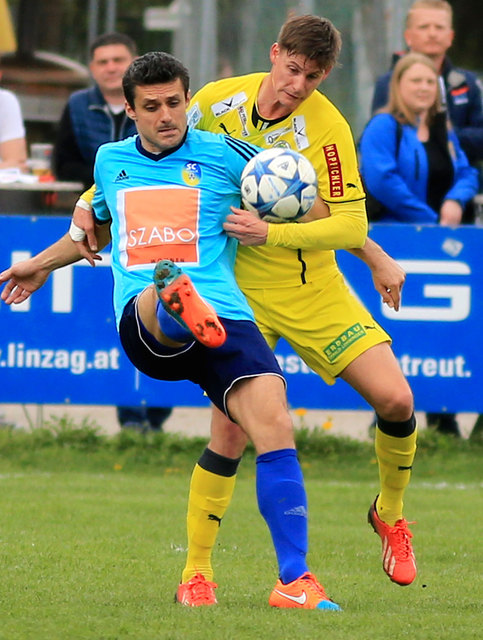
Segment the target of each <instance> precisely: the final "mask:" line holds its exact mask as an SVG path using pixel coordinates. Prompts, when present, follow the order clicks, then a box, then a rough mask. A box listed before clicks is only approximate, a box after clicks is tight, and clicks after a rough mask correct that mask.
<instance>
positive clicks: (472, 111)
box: [372, 0, 483, 222]
mask: <svg viewBox="0 0 483 640" xmlns="http://www.w3.org/2000/svg"><path fill="white" fill-rule="evenodd" d="M452 20H453V10H452V8H451V5H450V4H449V3H448V2H446V1H445V0H417V1H416V2H414V3H413V4H412V5H411V7H410V9H409V11H408V15H407V19H406V30H405V31H404V39H405V40H406V44H407V46H408V48H409V51H411V52H416V53H423V54H424V55H426V56H428V57H429V58H431V60H432V61H433V62H434V65H435V67H436V69H437V71H438V73H439V74H440V82H441V83H442V86H443V87H444V92H443V95H442V100H443V106H445V107H446V109H447V111H448V116H449V119H450V120H451V123H452V125H453V128H454V130H455V132H456V135H457V136H458V139H459V141H460V143H461V146H462V148H463V151H464V152H465V153H466V156H467V157H468V160H469V162H470V164H471V165H473V166H475V165H476V164H477V162H478V161H481V160H483V106H482V87H481V84H480V82H479V80H478V79H477V77H476V75H475V74H474V73H472V72H471V71H467V70H466V69H459V68H457V67H455V66H453V64H452V62H451V60H450V59H449V58H448V56H447V51H448V49H449V48H450V47H451V45H452V43H453V38H454V31H453V28H452ZM402 55H404V52H402V53H396V54H394V61H393V62H394V64H395V63H396V62H397V60H398V59H399V58H400V57H401V56H402ZM391 75H392V70H391V71H389V72H388V73H386V74H384V75H383V76H381V77H380V78H378V80H377V82H376V86H375V90H374V96H373V100H372V113H374V112H376V111H377V110H378V109H380V108H381V107H383V106H384V105H385V104H387V101H388V95H389V82H390V80H391ZM463 221H464V222H473V221H474V214H473V210H472V208H470V207H468V208H467V211H466V213H465V218H464V220H463Z"/></svg>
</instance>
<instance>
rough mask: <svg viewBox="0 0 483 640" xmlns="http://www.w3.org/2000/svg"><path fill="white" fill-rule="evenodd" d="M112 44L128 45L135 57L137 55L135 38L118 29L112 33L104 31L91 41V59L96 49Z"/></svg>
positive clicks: (127, 47)
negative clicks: (119, 31) (118, 31)
mask: <svg viewBox="0 0 483 640" xmlns="http://www.w3.org/2000/svg"><path fill="white" fill-rule="evenodd" d="M111 44H122V45H123V46H125V47H126V49H127V50H128V51H129V53H130V54H131V55H132V57H133V58H134V57H135V56H137V47H136V43H135V42H134V40H133V39H132V38H130V37H129V36H127V35H126V34H125V33H117V32H116V31H113V32H112V33H103V34H101V35H100V36H97V38H96V39H95V40H93V41H92V42H91V44H90V46H89V55H90V58H91V60H92V58H93V57H94V52H95V51H96V49H99V47H107V46H109V45H111Z"/></svg>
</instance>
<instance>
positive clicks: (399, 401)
mask: <svg viewBox="0 0 483 640" xmlns="http://www.w3.org/2000/svg"><path fill="white" fill-rule="evenodd" d="M374 408H375V410H376V412H377V414H378V415H380V416H381V418H384V420H388V421H389V422H403V421H404V420H409V418H410V417H411V415H412V413H413V411H414V399H413V394H412V391H411V389H410V388H409V386H406V385H402V386H400V387H398V388H397V389H391V393H390V394H388V395H387V396H386V397H385V398H384V399H383V400H382V401H381V403H380V404H378V406H375V407H374Z"/></svg>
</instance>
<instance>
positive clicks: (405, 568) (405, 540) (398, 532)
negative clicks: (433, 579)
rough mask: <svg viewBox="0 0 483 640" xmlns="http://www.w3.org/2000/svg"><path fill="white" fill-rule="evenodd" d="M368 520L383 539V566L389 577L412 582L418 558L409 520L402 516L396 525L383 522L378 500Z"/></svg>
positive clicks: (397, 581)
mask: <svg viewBox="0 0 483 640" xmlns="http://www.w3.org/2000/svg"><path fill="white" fill-rule="evenodd" d="M376 499H377V498H376ZM367 520H368V522H369V524H370V525H371V526H372V528H373V529H374V531H375V532H376V533H377V534H378V535H379V536H380V538H381V541H382V567H383V569H384V571H385V572H386V573H387V575H388V576H389V578H390V579H391V580H392V581H393V582H395V583H396V584H400V585H401V586H403V587H404V586H406V585H408V584H411V582H412V581H413V580H414V578H415V577H416V574H417V569H416V559H415V557H414V552H413V546H412V544H411V538H412V537H413V534H412V533H411V531H410V530H409V527H408V524H414V522H411V523H408V522H407V520H404V518H401V519H400V520H398V521H397V522H396V523H395V524H394V526H392V527H391V526H390V525H388V524H386V523H385V522H383V521H382V520H381V519H380V518H379V516H378V515H377V511H376V501H374V504H372V505H371V508H370V509H369V513H368V515H367Z"/></svg>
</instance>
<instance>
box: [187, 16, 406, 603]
mask: <svg viewBox="0 0 483 640" xmlns="http://www.w3.org/2000/svg"><path fill="white" fill-rule="evenodd" d="M339 50H340V36H339V33H338V32H337V30H336V29H335V28H334V26H333V25H332V24H331V23H330V21H329V20H326V19H324V18H319V17H316V16H301V17H295V18H292V19H289V20H288V21H287V22H286V23H285V24H284V25H283V27H282V29H281V31H280V34H279V37H278V42H277V43H275V44H274V45H272V47H271V50H270V60H271V63H272V68H271V71H270V72H269V73H268V74H267V73H254V74H250V75H245V76H241V77H235V78H228V79H223V80H219V81H217V82H213V83H210V84H208V85H206V86H205V87H204V88H202V89H201V90H200V91H198V92H197V93H196V94H195V95H194V97H193V99H192V101H191V105H190V111H189V114H188V118H189V122H190V124H191V126H194V127H197V128H199V129H205V130H209V131H214V132H218V133H225V134H229V135H230V136H231V137H234V138H237V139H239V140H245V141H248V142H252V143H255V144H258V145H260V146H262V147H268V148H269V147H290V148H292V149H296V150H298V151H300V152H301V153H303V154H304V155H306V156H307V157H308V158H309V159H310V160H311V161H312V163H313V164H314V166H315V168H316V171H317V174H318V180H319V193H320V196H321V198H322V199H323V201H324V202H325V203H326V205H327V207H328V209H329V211H330V217H328V218H325V219H323V220H319V221H318V222H312V223H310V224H286V225H285V224H267V223H265V222H263V221H262V220H254V218H253V217H252V216H251V215H250V214H249V213H248V212H238V213H236V214H232V215H230V216H229V217H228V222H227V223H226V224H225V229H227V230H228V232H229V234H230V235H231V236H232V237H235V238H237V239H238V240H239V241H240V243H241V244H242V245H244V244H246V245H254V246H241V247H239V249H238V254H237V261H236V277H237V280H238V283H239V284H240V286H241V288H242V290H243V291H244V293H245V295H246V296H247V299H248V301H249V303H250V306H251V307H252V309H253V311H254V313H255V319H256V322H257V324H258V326H259V327H260V329H261V331H262V333H263V335H264V336H265V338H266V339H267V341H268V343H269V344H270V346H271V347H275V345H276V343H277V340H278V339H279V338H280V337H283V338H285V339H286V340H287V341H288V342H289V343H290V345H291V346H292V347H293V349H294V350H295V351H296V352H297V353H298V354H299V355H300V356H301V357H302V358H303V360H304V361H305V362H306V363H307V364H308V365H309V366H310V367H311V368H312V369H313V370H314V371H315V372H316V373H318V374H319V375H320V376H321V377H322V378H323V379H324V380H325V381H326V382H327V383H328V384H333V383H334V381H335V378H337V377H340V378H342V379H344V380H345V381H346V382H348V383H349V384H350V385H351V386H352V387H353V388H354V389H356V390H357V391H358V392H359V393H360V394H361V395H362V396H363V397H364V398H365V399H366V400H367V401H368V402H369V404H371V405H372V406H373V407H374V409H375V410H376V414H377V428H376V435H375V448H376V454H377V460H378V464H379V475H380V492H379V495H378V497H377V498H376V500H375V501H374V503H373V505H372V506H371V508H370V510H369V515H368V518H369V522H370V524H371V525H372V526H373V528H374V530H375V531H376V532H377V533H378V534H379V535H380V537H381V540H382V548H383V568H384V570H385V572H386V573H387V574H388V576H389V577H390V579H391V580H393V581H394V582H396V583H398V584H401V585H406V584H409V583H411V582H412V581H413V580H414V578H415V576H416V565H415V561H414V555H413V551H412V546H411V535H412V534H411V532H410V531H409V529H408V526H407V521H406V520H405V519H404V517H403V512H402V510H403V494H404V491H405V488H406V486H407V484H408V482H409V479H410V473H411V467H412V463H413V458H414V454H415V450H416V423H415V417H414V412H413V397H412V393H411V390H410V388H409V385H408V383H407V381H406V380H405V378H404V376H403V374H402V372H401V370H400V368H399V365H398V363H397V360H396V358H395V356H394V354H393V352H392V350H391V347H390V338H389V336H388V335H387V334H386V332H385V331H384V330H383V329H382V328H381V327H380V326H379V325H378V324H377V323H376V322H375V321H374V319H373V318H372V316H371V315H370V313H369V312H368V311H367V310H366V309H364V307H363V306H362V305H361V304H360V303H359V301H357V300H356V299H355V298H354V296H352V295H351V294H350V292H349V290H348V289H347V287H346V285H345V284H344V281H343V278H342V275H341V273H340V271H339V269H338V267H337V263H336V261H335V257H334V251H333V250H334V249H339V248H345V247H347V246H350V237H351V235H352V234H354V233H355V232H356V229H357V227H358V225H359V224H360V221H361V220H362V219H365V207H364V192H363V189H362V186H361V182H360V179H359V171H358V166H357V159H356V152H355V148H354V142H353V138H352V134H351V131H350V129H349V126H348V124H347V122H346V121H345V119H344V118H343V116H342V115H341V113H340V112H339V111H338V110H337V109H336V107H334V105H333V104H332V103H331V102H330V101H329V100H328V99H327V98H326V97H325V96H324V95H323V94H321V93H319V92H318V91H316V88H317V86H318V85H319V84H320V82H322V81H323V80H324V78H326V77H327V75H328V74H329V72H330V71H331V69H332V68H333V66H334V65H335V63H336V60H337V57H338V54H339ZM389 293H390V292H389ZM245 443H246V437H245V435H244V434H243V432H242V431H241V430H240V429H238V428H237V426H236V425H235V424H233V423H230V422H229V421H228V420H227V418H226V415H223V414H222V413H221V412H220V411H218V410H217V409H216V408H215V409H214V411H213V419H212V428H211V440H210V443H209V445H208V447H207V449H206V451H205V452H204V453H203V455H202V456H201V458H200V460H199V461H198V464H197V465H196V466H195V469H194V471H193V476H192V480H191V492H190V498H189V506H188V543H189V547H188V557H187V563H186V566H185V569H184V571H183V576H182V582H183V584H184V585H185V587H186V591H187V592H189V590H190V585H193V589H192V594H191V598H190V597H189V596H187V599H190V600H191V603H192V604H193V605H197V604H205V603H206V600H207V598H206V597H205V598H204V600H201V599H200V600H199V601H198V598H197V591H196V589H197V590H198V591H200V587H199V582H200V576H202V577H203V578H205V579H206V580H207V581H209V582H210V583H211V582H212V580H213V569H212V566H211V551H212V548H213V546H214V543H215V540H216V536H217V534H218V530H219V522H220V521H221V519H222V518H223V516H224V514H225V511H226V508H227V506H228V505H229V503H230V499H231V495H232V492H233V489H234V484H235V474H236V470H237V465H238V462H239V460H240V457H241V455H242V453H243V449H244V446H245ZM341 506H342V508H344V505H341ZM346 515H347V514H346ZM213 516H215V517H213ZM207 591H210V589H207ZM282 597H283V596H282ZM208 599H209V598H208ZM211 602H212V603H214V602H216V600H215V597H214V594H212V597H211Z"/></svg>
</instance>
